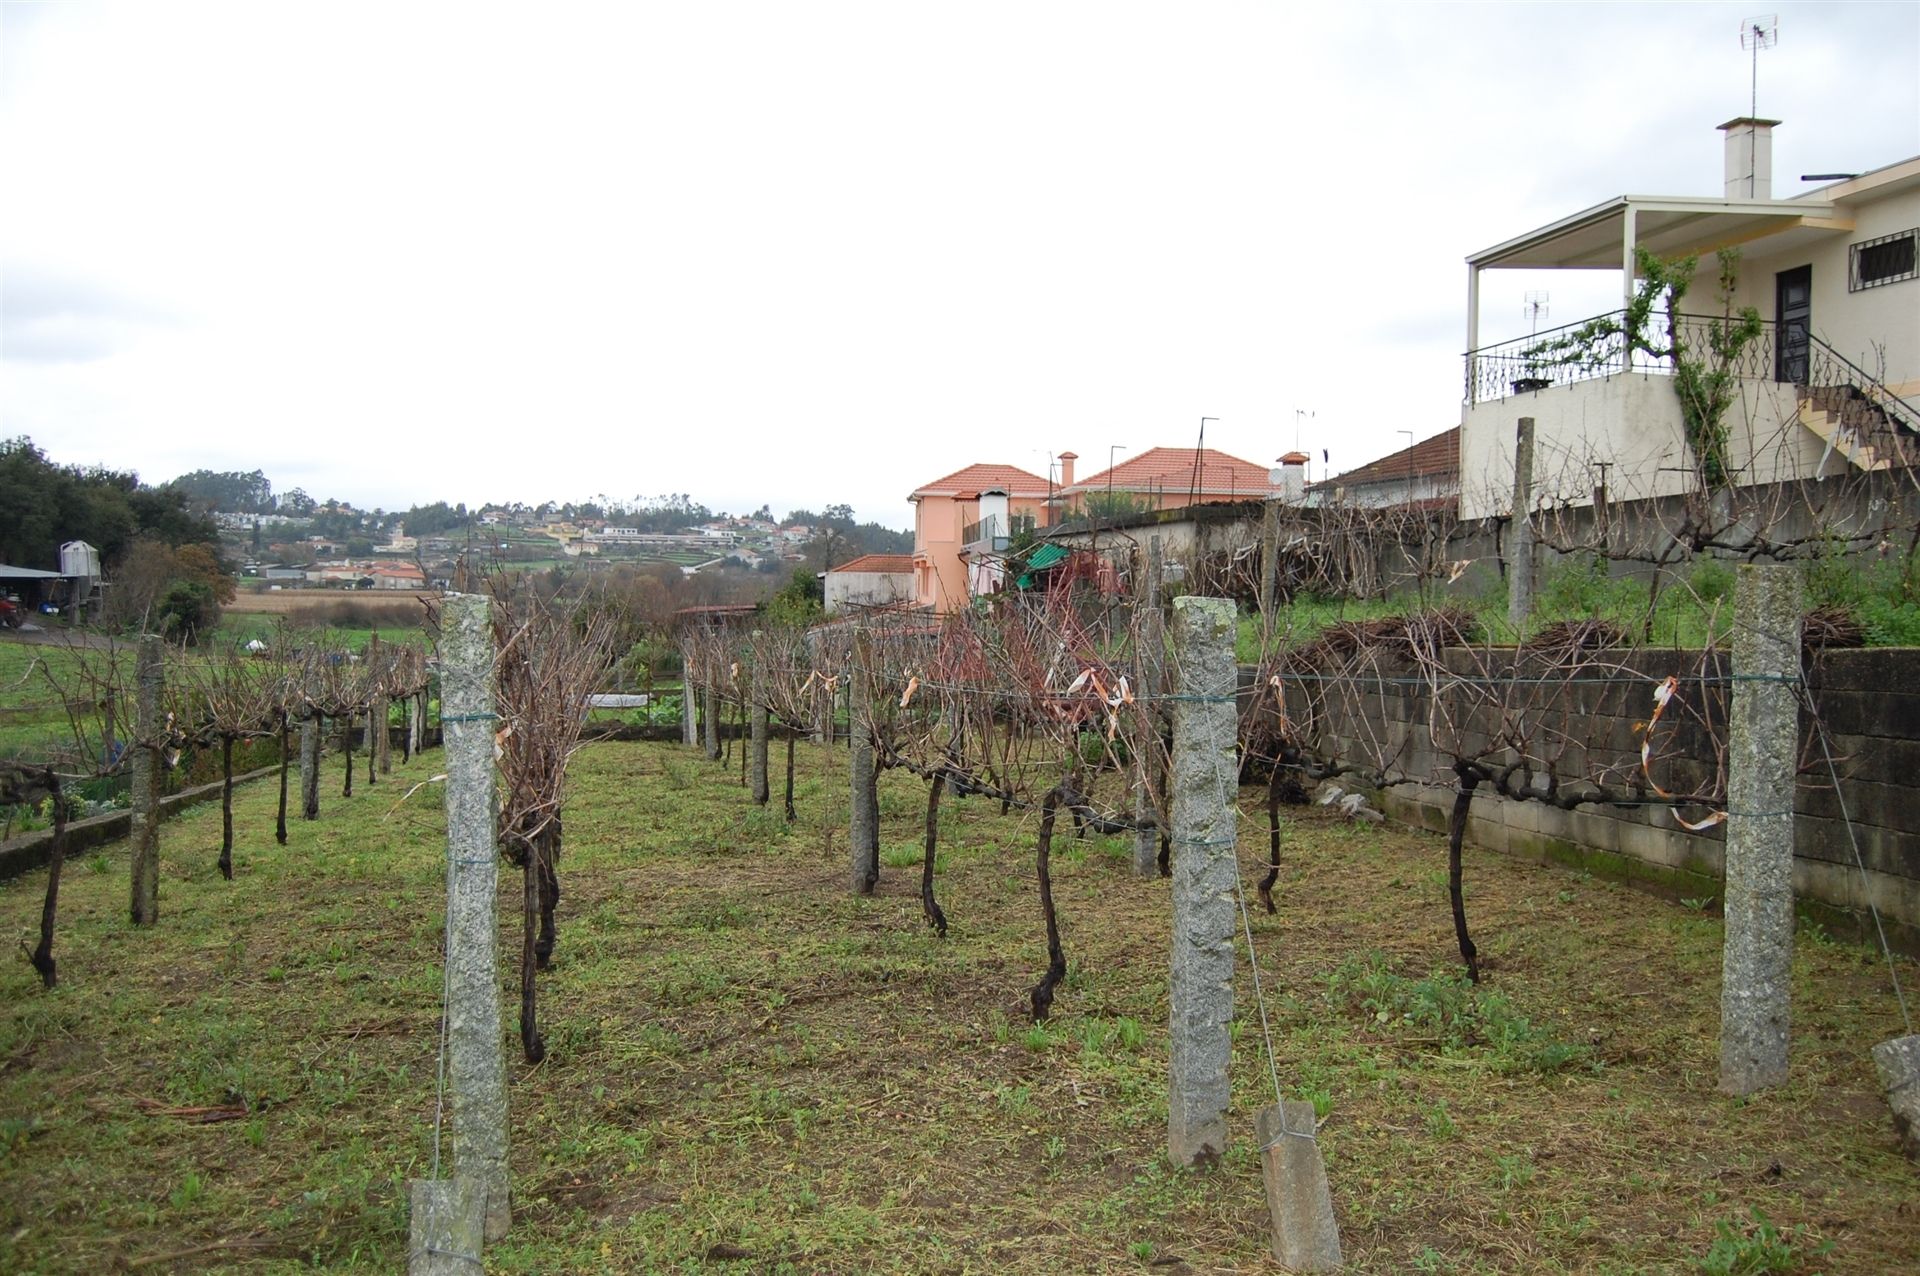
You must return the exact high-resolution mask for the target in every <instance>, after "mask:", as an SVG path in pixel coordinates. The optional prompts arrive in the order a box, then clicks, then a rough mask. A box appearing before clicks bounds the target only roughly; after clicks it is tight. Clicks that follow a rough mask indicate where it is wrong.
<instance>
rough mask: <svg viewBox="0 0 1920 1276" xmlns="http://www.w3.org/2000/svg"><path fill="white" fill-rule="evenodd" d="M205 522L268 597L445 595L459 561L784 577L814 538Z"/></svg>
mask: <svg viewBox="0 0 1920 1276" xmlns="http://www.w3.org/2000/svg"><path fill="white" fill-rule="evenodd" d="M356 516H358V517H357V520H356ZM213 517H214V522H215V524H216V525H217V526H218V527H219V529H220V531H221V533H222V538H223V540H226V541H227V542H228V543H229V544H232V545H234V549H233V557H234V558H235V559H237V560H238V561H239V562H240V570H239V577H240V583H241V584H242V585H243V586H246V585H250V584H253V585H264V587H265V588H267V589H372V590H426V589H447V588H451V587H452V585H453V582H454V580H455V578H456V575H457V573H458V571H459V566H460V564H461V563H462V562H463V561H466V562H472V563H476V564H480V563H484V564H511V565H515V566H518V567H522V568H534V567H541V566H551V565H558V564H560V563H577V564H579V565H582V566H586V567H592V566H595V565H598V564H603V563H611V562H615V561H618V562H626V563H631V564H635V565H641V564H646V563H668V564H671V565H673V566H674V567H676V568H677V569H678V570H679V571H680V573H681V574H682V575H684V576H695V575H698V574H699V573H700V572H702V571H706V570H711V569H714V568H720V567H733V568H744V569H746V570H748V571H767V572H785V571H791V570H792V569H793V568H794V567H796V566H797V565H799V564H801V563H803V562H805V561H806V554H805V552H804V547H805V545H806V544H807V543H808V542H809V541H811V540H812V539H813V536H814V531H815V529H814V526H813V525H812V524H810V523H804V522H787V523H781V522H779V521H777V520H774V519H771V518H760V517H751V516H742V517H729V516H724V515H723V516H721V517H717V518H712V519H707V520H705V521H702V522H700V523H697V524H695V525H693V526H689V527H686V528H683V529H681V530H679V531H672V532H656V531H644V530H642V529H640V528H638V527H631V526H622V525H621V524H620V523H619V522H618V521H616V520H615V519H607V518H601V517H595V516H592V515H587V514H580V513H573V512H572V509H571V507H565V506H563V507H559V509H557V510H556V509H555V508H554V507H550V506H541V507H538V508H533V509H529V508H527V507H524V506H518V507H512V508H506V507H500V506H490V507H487V508H485V509H483V510H481V511H480V512H479V513H478V514H477V515H475V516H473V518H472V519H471V522H470V524H469V525H468V526H467V527H466V528H463V529H459V530H457V531H442V532H436V533H435V534H432V535H424V536H415V535H411V534H409V533H408V531H407V528H406V522H405V519H404V517H403V516H401V515H398V514H393V515H386V514H384V513H382V512H378V511H375V512H372V513H365V512H362V511H357V510H355V509H354V508H353V507H352V506H351V505H348V504H345V503H343V502H336V503H332V504H329V505H325V506H320V507H317V508H316V510H315V511H314V513H313V514H312V515H309V516H301V515H297V514H283V513H262V514H253V513H236V512H225V511H216V512H215V514H214V516H213ZM316 521H320V522H327V523H329V524H331V525H334V526H340V525H341V524H342V522H343V521H344V522H347V523H348V524H349V525H351V524H352V523H353V522H355V521H357V523H358V527H359V530H358V531H357V532H355V534H352V535H347V536H341V535H338V534H335V535H327V534H324V533H312V534H304V535H302V534H296V533H306V532H308V531H309V529H310V528H312V527H313V526H314V524H315V523H316ZM376 536H377V537H380V539H378V540H375V539H374V537H376ZM236 542H238V543H237V544H236Z"/></svg>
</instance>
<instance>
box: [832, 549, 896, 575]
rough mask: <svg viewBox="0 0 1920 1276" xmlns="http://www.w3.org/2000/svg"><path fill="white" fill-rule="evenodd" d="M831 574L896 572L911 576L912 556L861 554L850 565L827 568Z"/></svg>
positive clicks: (844, 564)
mask: <svg viewBox="0 0 1920 1276" xmlns="http://www.w3.org/2000/svg"><path fill="white" fill-rule="evenodd" d="M828 570H829V571H833V572H897V573H900V574H903V575H912V574H913V555H912V554H862V555H861V556H860V557H858V558H856V559H854V560H853V561H852V562H850V563H842V564H840V565H839V566H838V567H834V568H829V569H828Z"/></svg>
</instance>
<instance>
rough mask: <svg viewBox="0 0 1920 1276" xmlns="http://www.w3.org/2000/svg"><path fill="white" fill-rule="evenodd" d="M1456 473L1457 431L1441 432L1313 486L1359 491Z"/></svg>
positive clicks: (1458, 450)
mask: <svg viewBox="0 0 1920 1276" xmlns="http://www.w3.org/2000/svg"><path fill="white" fill-rule="evenodd" d="M1459 472H1460V427H1459V426H1457V425H1456V426H1454V427H1453V428H1452V429H1451V430H1442V431H1440V433H1438V434H1436V435H1434V436H1433V437H1432V438H1430V439H1422V440H1420V442H1418V443H1416V444H1414V445H1413V446H1412V447H1403V448H1401V449H1400V450H1399V451H1398V452H1394V453H1391V454H1390V455H1387V456H1383V457H1381V458H1380V459H1379V460H1377V461H1369V462H1367V463H1366V464H1365V465H1362V466H1359V467H1357V468H1355V469H1351V470H1348V471H1347V472H1346V473H1344V474H1336V475H1334V476H1333V477H1332V478H1329V479H1323V480H1321V481H1320V482H1318V483H1316V484H1314V486H1315V487H1323V488H1325V487H1359V486H1362V485H1363V484H1367V483H1393V482H1404V481H1405V480H1407V479H1409V478H1426V477H1428V476H1429V475H1435V474H1458V473H1459Z"/></svg>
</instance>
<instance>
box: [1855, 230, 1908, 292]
mask: <svg viewBox="0 0 1920 1276" xmlns="http://www.w3.org/2000/svg"><path fill="white" fill-rule="evenodd" d="M1916 249H1920V227H1916V228H1915V229H1913V230H1903V231H1901V232H1900V233H1899V234H1897V235H1882V236H1881V237H1880V238H1878V239H1867V240H1862V241H1861V242H1860V243H1857V244H1855V245H1853V269H1852V270H1851V271H1850V272H1849V273H1848V278H1847V291H1848V292H1859V291H1860V290H1861V289H1863V288H1878V287H1879V286H1880V285H1881V284H1891V283H1898V282H1899V281H1900V280H1902V279H1912V278H1913V277H1914V273H1915V272H1914V265H1915V258H1916V256H1920V252H1916Z"/></svg>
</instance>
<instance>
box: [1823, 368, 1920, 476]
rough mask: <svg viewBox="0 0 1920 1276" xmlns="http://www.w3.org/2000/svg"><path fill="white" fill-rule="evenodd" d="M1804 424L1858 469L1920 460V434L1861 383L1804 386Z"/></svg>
mask: <svg viewBox="0 0 1920 1276" xmlns="http://www.w3.org/2000/svg"><path fill="white" fill-rule="evenodd" d="M1800 424H1801V425H1804V426H1806V427H1807V429H1809V430H1811V431H1812V432H1813V433H1814V435H1815V437H1817V438H1820V439H1823V440H1825V442H1826V444H1827V446H1828V448H1829V449H1831V450H1832V451H1834V452H1838V453H1839V454H1840V455H1841V456H1843V457H1845V458H1846V459H1847V461H1848V463H1850V464H1851V465H1853V466H1854V467H1855V468H1856V469H1861V470H1890V469H1893V468H1895V467H1901V468H1905V467H1908V466H1912V465H1914V464H1916V462H1920V436H1916V435H1915V434H1914V432H1913V431H1912V429H1911V428H1905V426H1904V422H1902V421H1901V420H1900V419H1899V418H1897V417H1895V416H1894V415H1893V414H1891V413H1889V412H1888V411H1887V410H1886V409H1885V408H1883V407H1882V406H1881V405H1880V404H1878V403H1875V402H1874V401H1873V400H1872V399H1871V398H1869V397H1868V396H1867V395H1866V394H1865V393H1864V392H1863V391H1862V390H1860V389H1859V388H1858V387H1857V386H1853V385H1837V386H1816V387H1813V388H1810V389H1806V390H1804V391H1803V393H1802V394H1801V397H1800Z"/></svg>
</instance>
